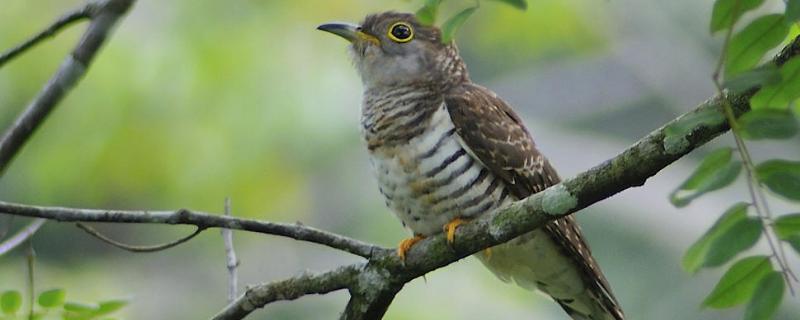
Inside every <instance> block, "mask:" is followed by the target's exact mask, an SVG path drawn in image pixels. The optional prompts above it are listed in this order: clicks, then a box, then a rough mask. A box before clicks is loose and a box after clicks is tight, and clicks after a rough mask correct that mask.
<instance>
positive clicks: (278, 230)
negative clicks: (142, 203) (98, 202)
mask: <svg viewBox="0 0 800 320" xmlns="http://www.w3.org/2000/svg"><path fill="white" fill-rule="evenodd" d="M0 212H3V213H8V214H13V215H18V216H26V217H36V218H45V219H50V220H57V221H62V222H115V223H152V224H183V225H193V226H197V227H199V228H228V229H233V230H243V231H251V232H258V233H266V234H272V235H277V236H283V237H288V238H292V239H295V240H301V241H307V242H313V243H318V244H322V245H326V246H329V247H331V248H334V249H338V250H342V251H345V252H349V253H352V254H355V255H358V256H362V257H365V258H369V257H370V256H372V255H373V253H374V252H380V251H391V250H389V249H385V248H381V247H379V246H376V245H372V244H369V243H366V242H362V241H359V240H355V239H351V238H348V237H345V236H341V235H338V234H335V233H331V232H327V231H323V230H319V229H316V228H312V227H308V226H304V225H300V224H289V223H275V222H267V221H259V220H253V219H245V218H235V217H226V216H223V215H218V214H210V213H204V212H197V211H191V210H185V209H181V210H176V211H146V210H139V211H126V210H98V209H75V208H62V207H40V206H30V205H23V204H16V203H11V202H4V201H0Z"/></svg>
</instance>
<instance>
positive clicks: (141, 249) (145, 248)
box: [75, 222, 205, 252]
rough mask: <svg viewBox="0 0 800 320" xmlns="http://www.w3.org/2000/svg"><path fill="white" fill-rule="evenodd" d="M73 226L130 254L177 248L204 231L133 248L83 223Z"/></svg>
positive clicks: (198, 229)
mask: <svg viewBox="0 0 800 320" xmlns="http://www.w3.org/2000/svg"><path fill="white" fill-rule="evenodd" d="M75 225H76V226H77V227H78V228H81V229H82V230H83V231H86V233H88V234H90V235H92V236H94V237H95V238H97V239H100V240H101V241H103V242H105V243H108V244H110V245H112V246H115V247H117V248H120V249H123V250H127V251H130V252H157V251H162V250H166V249H169V248H172V247H174V246H177V245H179V244H181V243H184V242H186V241H189V240H191V239H192V238H194V237H195V236H197V235H198V234H200V232H203V230H205V229H203V228H200V227H198V228H197V229H196V230H194V232H192V234H190V235H188V236H185V237H183V238H180V239H178V240H175V241H171V242H167V243H163V244H157V245H152V246H135V245H130V244H125V243H122V242H119V241H116V240H114V239H111V238H109V237H107V236H105V235H103V234H102V233H100V232H99V231H97V230H95V229H94V228H92V227H90V226H88V225H85V224H83V223H80V222H78V223H76V224H75Z"/></svg>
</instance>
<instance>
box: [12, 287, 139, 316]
mask: <svg viewBox="0 0 800 320" xmlns="http://www.w3.org/2000/svg"><path fill="white" fill-rule="evenodd" d="M22 300H23V299H22V294H21V293H20V292H19V291H17V290H7V291H5V292H3V293H2V294H1V295H0V311H2V313H1V314H0V320H17V319H20V320H21V319H33V320H46V319H62V320H113V319H115V318H113V317H111V315H112V314H113V313H115V312H117V311H118V310H120V309H122V308H123V307H125V306H126V305H127V304H128V301H127V300H122V299H113V300H104V301H100V302H98V303H92V304H88V303H80V302H71V301H66V291H65V290H64V289H51V290H47V291H44V292H42V293H40V294H39V296H38V297H37V298H36V301H35V302H31V303H36V305H35V307H36V308H32V310H33V313H32V314H28V312H24V311H22V310H21V309H22V304H23V301H22Z"/></svg>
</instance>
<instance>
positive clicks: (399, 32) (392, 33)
mask: <svg viewBox="0 0 800 320" xmlns="http://www.w3.org/2000/svg"><path fill="white" fill-rule="evenodd" d="M386 36H387V37H389V39H391V40H392V41H394V42H397V43H406V42H409V41H411V39H414V28H411V25H409V24H408V23H405V22H395V23H394V24H392V25H391V26H389V31H388V32H386Z"/></svg>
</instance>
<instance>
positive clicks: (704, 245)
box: [681, 202, 749, 273]
mask: <svg viewBox="0 0 800 320" xmlns="http://www.w3.org/2000/svg"><path fill="white" fill-rule="evenodd" d="M748 206H749V204H748V203H746V202H739V203H737V204H734V205H733V206H731V207H730V208H729V209H728V210H726V211H725V213H723V214H722V216H720V217H719V219H717V222H715V223H714V225H713V226H711V228H710V229H708V231H706V233H705V234H703V236H702V237H700V239H698V240H697V242H695V243H694V244H692V246H691V247H689V249H688V250H686V254H684V256H683V260H682V261H681V266H683V269H684V270H686V271H687V272H689V273H695V272H697V270H700V267H702V266H703V264H704V263H705V260H706V256H707V255H708V252H709V250H710V248H711V244H712V243H713V242H714V241H715V240H716V239H718V238H719V237H720V235H721V234H724V233H726V230H729V229H731V227H733V226H734V225H735V224H736V223H737V222H739V221H742V220H745V219H747V207H748Z"/></svg>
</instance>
